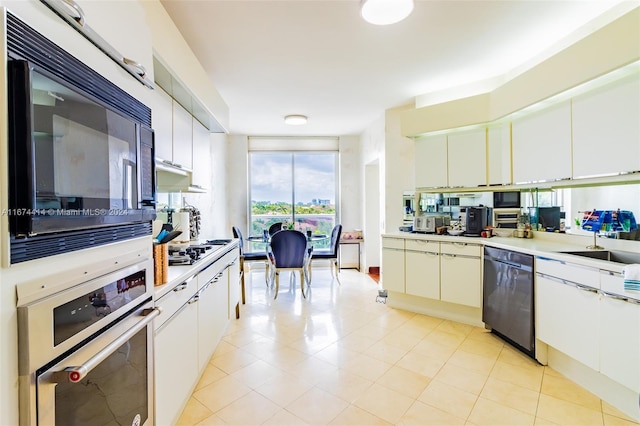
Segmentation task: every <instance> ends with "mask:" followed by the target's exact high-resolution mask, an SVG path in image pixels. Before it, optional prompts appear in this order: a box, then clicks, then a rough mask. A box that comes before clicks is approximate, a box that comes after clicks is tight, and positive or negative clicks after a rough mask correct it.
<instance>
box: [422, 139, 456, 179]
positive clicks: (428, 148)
mask: <svg viewBox="0 0 640 426" xmlns="http://www.w3.org/2000/svg"><path fill="white" fill-rule="evenodd" d="M415 172H416V188H441V187H445V186H447V185H448V182H447V136H446V135H437V136H428V137H424V138H421V139H416V141H415Z"/></svg>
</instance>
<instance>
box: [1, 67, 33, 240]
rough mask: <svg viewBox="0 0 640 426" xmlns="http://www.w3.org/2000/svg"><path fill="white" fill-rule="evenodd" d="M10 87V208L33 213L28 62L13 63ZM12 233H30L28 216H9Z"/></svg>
mask: <svg viewBox="0 0 640 426" xmlns="http://www.w3.org/2000/svg"><path fill="white" fill-rule="evenodd" d="M7 67H8V83H9V84H8V86H9V93H8V95H9V99H8V101H9V111H8V112H9V159H10V160H9V176H10V185H9V207H10V209H11V211H12V212H15V213H17V212H18V211H20V212H22V211H23V210H24V211H30V210H33V208H34V207H35V188H34V187H33V186H34V185H33V184H34V181H35V164H34V163H35V161H34V150H35V146H34V141H33V139H32V137H31V135H32V133H33V129H32V126H31V123H32V115H33V113H32V108H31V105H30V101H29V100H30V98H31V90H30V73H31V71H30V68H29V63H28V62H27V61H20V60H10V61H8V63H7ZM9 227H10V230H11V233H12V234H13V235H16V236H22V235H28V234H30V233H31V221H30V220H29V217H28V216H26V215H18V214H12V215H10V216H9Z"/></svg>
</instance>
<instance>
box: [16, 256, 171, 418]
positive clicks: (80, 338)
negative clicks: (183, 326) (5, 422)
mask: <svg viewBox="0 0 640 426" xmlns="http://www.w3.org/2000/svg"><path fill="white" fill-rule="evenodd" d="M151 267H152V263H151V261H149V260H147V261H144V262H141V263H139V264H134V265H131V266H128V267H126V268H123V269H120V270H117V271H114V272H111V273H109V274H107V275H104V276H102V277H99V278H96V279H93V280H91V281H88V282H84V283H81V284H78V285H75V286H73V287H71V288H68V289H67V290H64V291H61V292H59V293H56V294H54V295H52V296H49V297H45V298H43V299H40V300H37V301H34V302H32V303H27V304H25V305H22V306H18V331H19V337H18V346H19V365H18V368H19V374H20V423H21V425H65V426H68V425H89V424H90V425H111V424H120V425H136V426H137V425H152V424H153V344H152V336H153V319H154V318H155V317H156V316H157V315H158V314H159V313H160V312H159V311H158V310H157V309H154V308H153V302H152V300H151V294H152V291H153V279H152V278H151V274H150V273H149V271H151Z"/></svg>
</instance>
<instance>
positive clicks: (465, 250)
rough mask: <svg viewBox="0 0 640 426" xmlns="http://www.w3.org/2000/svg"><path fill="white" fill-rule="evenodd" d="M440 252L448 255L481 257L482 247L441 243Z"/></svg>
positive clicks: (458, 243) (460, 243)
mask: <svg viewBox="0 0 640 426" xmlns="http://www.w3.org/2000/svg"><path fill="white" fill-rule="evenodd" d="M440 251H441V252H442V253H447V254H460V255H464V256H475V257H480V255H481V254H482V246H480V245H478V244H469V243H465V242H451V243H441V244H440Z"/></svg>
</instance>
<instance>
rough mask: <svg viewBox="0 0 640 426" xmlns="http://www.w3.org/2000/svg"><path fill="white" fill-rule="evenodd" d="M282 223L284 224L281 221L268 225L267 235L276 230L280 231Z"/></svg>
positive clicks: (271, 234)
mask: <svg viewBox="0 0 640 426" xmlns="http://www.w3.org/2000/svg"><path fill="white" fill-rule="evenodd" d="M282 225H284V224H283V223H282V222H276V223H274V224H273V225H271V226H269V236H270V237H271V236H273V234H275V233H276V232H278V231H282Z"/></svg>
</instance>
